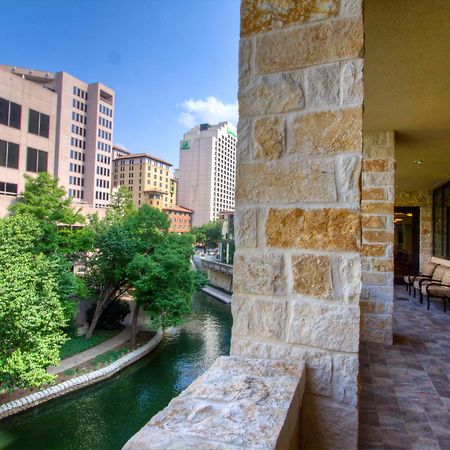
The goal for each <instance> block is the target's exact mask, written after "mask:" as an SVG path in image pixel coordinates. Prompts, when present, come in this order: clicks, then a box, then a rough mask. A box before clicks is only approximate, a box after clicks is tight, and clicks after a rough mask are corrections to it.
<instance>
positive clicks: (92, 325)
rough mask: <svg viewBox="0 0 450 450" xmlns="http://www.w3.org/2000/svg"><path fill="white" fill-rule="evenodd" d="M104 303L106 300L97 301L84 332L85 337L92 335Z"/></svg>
mask: <svg viewBox="0 0 450 450" xmlns="http://www.w3.org/2000/svg"><path fill="white" fill-rule="evenodd" d="M105 304H106V302H104V301H103V302H98V303H97V306H96V308H95V312H94V316H93V317H92V321H91V323H90V324H89V329H88V331H87V333H86V339H89V338H91V337H92V335H93V334H94V331H95V327H96V326H97V322H98V319H100V316H101V315H102V312H103V309H104V305H105Z"/></svg>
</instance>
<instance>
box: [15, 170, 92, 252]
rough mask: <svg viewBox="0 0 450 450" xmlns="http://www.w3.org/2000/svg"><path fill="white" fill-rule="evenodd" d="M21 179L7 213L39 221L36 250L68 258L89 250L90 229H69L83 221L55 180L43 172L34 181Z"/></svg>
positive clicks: (32, 179) (33, 178)
mask: <svg viewBox="0 0 450 450" xmlns="http://www.w3.org/2000/svg"><path fill="white" fill-rule="evenodd" d="M25 179H26V182H25V189H24V191H23V192H22V193H21V194H20V195H19V197H18V198H17V200H16V202H14V203H12V204H11V205H10V207H9V211H10V213H11V214H12V215H17V214H25V213H26V214H29V215H31V216H33V217H35V218H36V219H37V220H38V221H39V224H40V226H41V228H42V230H43V231H44V234H43V236H42V240H41V241H40V242H38V243H37V244H38V245H39V247H40V249H41V250H42V251H43V252H45V253H51V252H53V251H55V250H61V251H63V252H64V253H65V254H72V253H76V252H77V251H80V250H85V249H86V248H87V247H89V246H90V244H91V240H92V236H91V235H90V234H89V232H90V229H89V228H85V227H79V228H75V229H74V228H73V225H75V224H83V223H84V222H85V218H84V216H83V215H82V214H81V212H80V211H76V210H75V209H74V208H73V207H72V206H71V199H70V198H68V197H67V196H66V191H65V189H64V188H63V187H61V186H59V185H58V179H57V178H55V177H52V176H51V175H49V174H48V173H47V172H41V173H39V174H38V176H37V177H30V176H28V175H25Z"/></svg>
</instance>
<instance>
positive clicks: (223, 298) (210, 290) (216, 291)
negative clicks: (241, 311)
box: [202, 284, 231, 304]
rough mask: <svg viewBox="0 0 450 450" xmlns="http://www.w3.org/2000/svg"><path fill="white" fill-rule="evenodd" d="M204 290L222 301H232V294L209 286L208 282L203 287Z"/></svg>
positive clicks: (228, 302)
mask: <svg viewBox="0 0 450 450" xmlns="http://www.w3.org/2000/svg"><path fill="white" fill-rule="evenodd" d="M202 291H203V292H205V293H206V294H209V295H211V296H212V297H215V298H217V299H218V300H220V301H221V302H224V303H227V304H230V303H231V294H227V293H226V292H223V291H221V290H220V289H216V288H215V287H212V286H209V285H208V284H207V285H206V286H205V287H203V288H202Z"/></svg>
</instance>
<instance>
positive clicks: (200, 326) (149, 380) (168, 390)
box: [0, 292, 232, 450]
mask: <svg viewBox="0 0 450 450" xmlns="http://www.w3.org/2000/svg"><path fill="white" fill-rule="evenodd" d="M192 302H193V314H192V317H191V318H190V320H188V321H187V322H186V324H185V325H184V326H183V327H181V328H179V329H175V330H172V333H170V334H168V333H166V334H165V336H164V338H163V340H162V342H161V344H160V345H159V346H158V347H157V349H156V350H154V351H153V352H152V353H151V354H150V355H149V356H147V357H146V358H144V359H142V360H141V361H139V362H138V363H136V364H134V365H133V366H131V367H129V368H127V369H125V370H123V371H122V372H119V374H118V375H116V376H115V377H113V378H111V379H110V380H107V381H103V382H101V383H99V384H98V385H95V386H92V387H89V388H86V389H82V390H80V391H78V392H75V393H73V394H69V395H67V396H65V397H61V398H60V399H57V400H52V401H50V402H48V403H46V404H44V405H42V406H40V407H37V408H35V409H32V410H29V411H27V412H25V413H22V414H19V415H17V416H13V417H11V418H9V419H6V420H4V421H2V422H0V432H1V434H3V436H4V435H5V433H6V434H7V435H8V437H9V438H12V439H13V440H12V442H11V443H10V444H9V445H8V446H7V447H6V448H7V449H22V450H28V449H46V450H48V449H61V450H62V449H64V450H66V449H74V450H75V449H77V450H81V449H83V450H101V449H105V450H114V449H120V448H121V447H122V446H123V445H124V444H125V442H126V441H127V440H128V439H129V438H130V437H131V436H132V435H133V434H135V433H136V432H137V431H138V430H139V429H140V428H141V427H142V426H144V425H145V423H146V422H148V420H149V419H150V418H151V417H152V416H153V415H154V414H156V413H157V412H158V411H160V410H161V409H163V408H164V407H165V406H167V404H168V403H169V401H170V400H171V399H172V398H173V397H175V396H177V395H178V394H179V393H180V392H181V391H182V390H184V389H185V388H186V387H187V386H188V385H189V384H190V383H191V382H192V381H193V380H194V379H195V378H197V377H198V376H199V375H201V374H202V373H203V372H204V371H205V370H206V369H207V368H208V367H209V366H210V365H211V364H212V363H213V362H214V361H215V359H216V358H217V357H218V356H220V355H227V354H228V353H229V350H230V337H231V323H232V319H231V312H230V306H229V305H225V304H223V303H221V302H219V301H218V300H215V299H213V298H211V297H209V296H208V295H206V294H204V293H202V292H201V293H197V294H195V295H194V297H193V299H192ZM0 447H1V443H0Z"/></svg>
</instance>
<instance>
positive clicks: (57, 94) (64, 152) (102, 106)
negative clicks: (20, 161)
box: [0, 65, 115, 212]
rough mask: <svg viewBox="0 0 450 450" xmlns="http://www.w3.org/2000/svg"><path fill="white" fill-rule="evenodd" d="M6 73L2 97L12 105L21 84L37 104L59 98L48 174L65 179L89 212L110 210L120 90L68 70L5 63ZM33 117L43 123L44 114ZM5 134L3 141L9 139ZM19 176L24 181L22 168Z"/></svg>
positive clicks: (2, 70)
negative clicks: (32, 67)
mask: <svg viewBox="0 0 450 450" xmlns="http://www.w3.org/2000/svg"><path fill="white" fill-rule="evenodd" d="M0 73H1V75H2V80H3V81H4V84H3V83H2V91H1V92H0V97H1V98H3V99H4V100H6V101H13V100H12V98H9V97H10V96H11V95H12V94H10V92H12V91H13V90H15V91H16V95H17V92H18V91H17V84H18V82H17V80H20V83H23V89H24V90H25V91H29V92H32V94H30V99H31V98H32V99H33V100H32V102H34V103H36V102H37V103H38V104H40V103H43V104H44V103H46V102H48V99H49V98H52V99H53V100H52V101H53V102H54V103H55V104H56V107H53V108H54V109H53V110H52V111H51V112H52V114H53V120H52V117H50V121H49V122H50V131H49V138H48V139H49V140H50V141H51V142H52V144H53V147H52V157H51V158H49V161H48V164H47V169H46V170H47V171H48V172H49V173H51V174H52V175H55V176H57V177H58V178H59V180H60V184H61V185H62V186H64V188H65V189H66V191H67V193H68V195H69V196H70V197H72V199H73V203H74V204H75V205H80V206H81V207H82V209H83V210H85V211H86V212H91V211H92V207H94V208H104V207H106V206H107V205H108V204H109V202H110V190H111V185H110V183H111V181H110V180H111V172H112V159H113V158H112V141H113V132H114V95H115V94H114V91H113V90H112V89H110V88H108V87H107V86H105V85H103V84H101V83H90V84H89V83H85V82H84V81H82V80H79V79H78V78H75V77H73V76H72V75H70V74H68V73H66V72H58V73H53V72H45V71H40V70H34V69H24V68H18V67H13V66H5V65H0ZM32 86H33V87H32ZM16 98H17V97H16ZM30 101H31V100H30ZM19 104H20V102H19ZM47 111H49V110H47ZM37 112H41V111H39V110H38V111H37ZM33 114H34V115H33V117H32V119H33V121H34V122H35V121H36V120H41V116H40V115H39V116H36V114H35V113H33ZM30 117H31V116H30ZM35 117H37V119H36V118H35ZM25 126H26V124H25ZM52 127H53V128H52ZM34 128H36V127H35V125H34ZM2 129H3V128H2ZM0 132H1V133H2V134H1V135H0V139H3V137H2V136H6V135H4V134H3V131H1V130H0ZM39 132H40V128H39V129H38V133H39ZM21 133H25V134H29V133H28V128H27V129H25V128H24V127H22V128H21ZM52 133H53V134H52ZM24 139H25V138H24ZM38 149H39V150H41V149H40V148H38ZM53 154H54V157H53ZM50 159H51V161H50ZM38 170H41V169H40V168H38ZM17 176H18V178H23V169H22V168H21V167H20V166H19V169H18V174H17ZM0 187H1V186H0ZM20 191H21V186H20V185H18V193H20ZM1 195H2V194H1V192H0V196H1ZM6 203H7V202H6Z"/></svg>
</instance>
